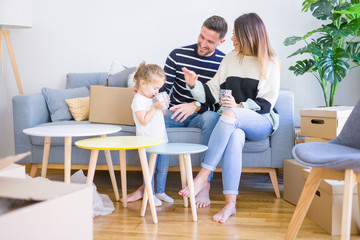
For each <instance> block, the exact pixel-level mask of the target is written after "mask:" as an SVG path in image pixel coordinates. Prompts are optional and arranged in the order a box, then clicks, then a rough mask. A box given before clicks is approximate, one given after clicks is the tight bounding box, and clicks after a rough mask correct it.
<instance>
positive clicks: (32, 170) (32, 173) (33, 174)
mask: <svg viewBox="0 0 360 240" xmlns="http://www.w3.org/2000/svg"><path fill="white" fill-rule="evenodd" d="M38 169H39V164H36V163H32V164H31V168H30V177H32V178H33V177H36V174H37V171H38Z"/></svg>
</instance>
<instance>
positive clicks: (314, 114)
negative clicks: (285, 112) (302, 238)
mask: <svg viewBox="0 0 360 240" xmlns="http://www.w3.org/2000/svg"><path fill="white" fill-rule="evenodd" d="M352 109H353V107H348V106H341V107H328V108H310V109H302V110H300V116H301V130H300V134H301V136H303V137H302V139H303V142H327V141H329V140H331V139H333V138H335V137H336V136H337V135H339V133H340V132H341V130H342V128H343V126H344V124H345V122H346V120H347V118H348V116H349V115H350V113H351V111H352ZM304 169H308V170H307V171H309V169H310V168H309V167H307V166H304V165H301V164H299V163H298V162H297V161H296V160H294V159H290V160H285V161H284V200H286V201H288V202H290V203H292V204H294V205H296V204H297V202H298V200H299V197H300V194H301V191H302V189H303V187H304V183H305V181H306V178H307V172H306V170H304ZM343 191H344V182H343V181H334V180H324V181H322V182H321V184H320V186H319V188H318V190H317V192H316V194H315V196H314V199H313V201H312V203H311V206H310V208H309V210H308V213H307V216H308V217H309V218H310V219H312V220H313V221H314V222H315V223H317V224H318V225H320V226H321V227H322V228H323V229H324V230H325V231H327V232H328V233H330V234H331V235H340V232H341V229H340V226H341V211H342V201H343V200H342V199H343ZM358 209H359V208H358V199H357V191H356V190H354V199H353V213H352V218H353V219H352V227H351V232H352V234H356V233H360V230H359V210H358Z"/></svg>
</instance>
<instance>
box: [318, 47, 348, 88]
mask: <svg viewBox="0 0 360 240" xmlns="http://www.w3.org/2000/svg"><path fill="white" fill-rule="evenodd" d="M347 57H349V55H348V53H346V52H345V50H344V49H341V48H337V49H336V50H335V51H328V53H327V54H326V56H325V58H324V59H322V60H321V61H320V62H319V65H318V67H319V68H320V69H321V72H322V74H323V78H324V79H325V80H326V81H328V82H330V83H332V84H336V83H339V82H341V80H342V79H343V78H345V76H346V74H347V73H348V71H349V67H350V65H349V64H348V63H347V62H346V61H344V59H343V58H347Z"/></svg>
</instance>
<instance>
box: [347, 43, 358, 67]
mask: <svg viewBox="0 0 360 240" xmlns="http://www.w3.org/2000/svg"><path fill="white" fill-rule="evenodd" d="M346 52H347V53H349V55H350V58H351V59H352V60H353V62H354V63H356V64H360V42H347V47H346Z"/></svg>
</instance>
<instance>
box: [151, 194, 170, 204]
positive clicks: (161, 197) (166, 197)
mask: <svg viewBox="0 0 360 240" xmlns="http://www.w3.org/2000/svg"><path fill="white" fill-rule="evenodd" d="M155 196H156V197H157V198H158V199H160V200H161V201H164V202H168V203H173V202H174V199H172V198H171V197H169V196H168V195H166V193H156V194H155Z"/></svg>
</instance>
